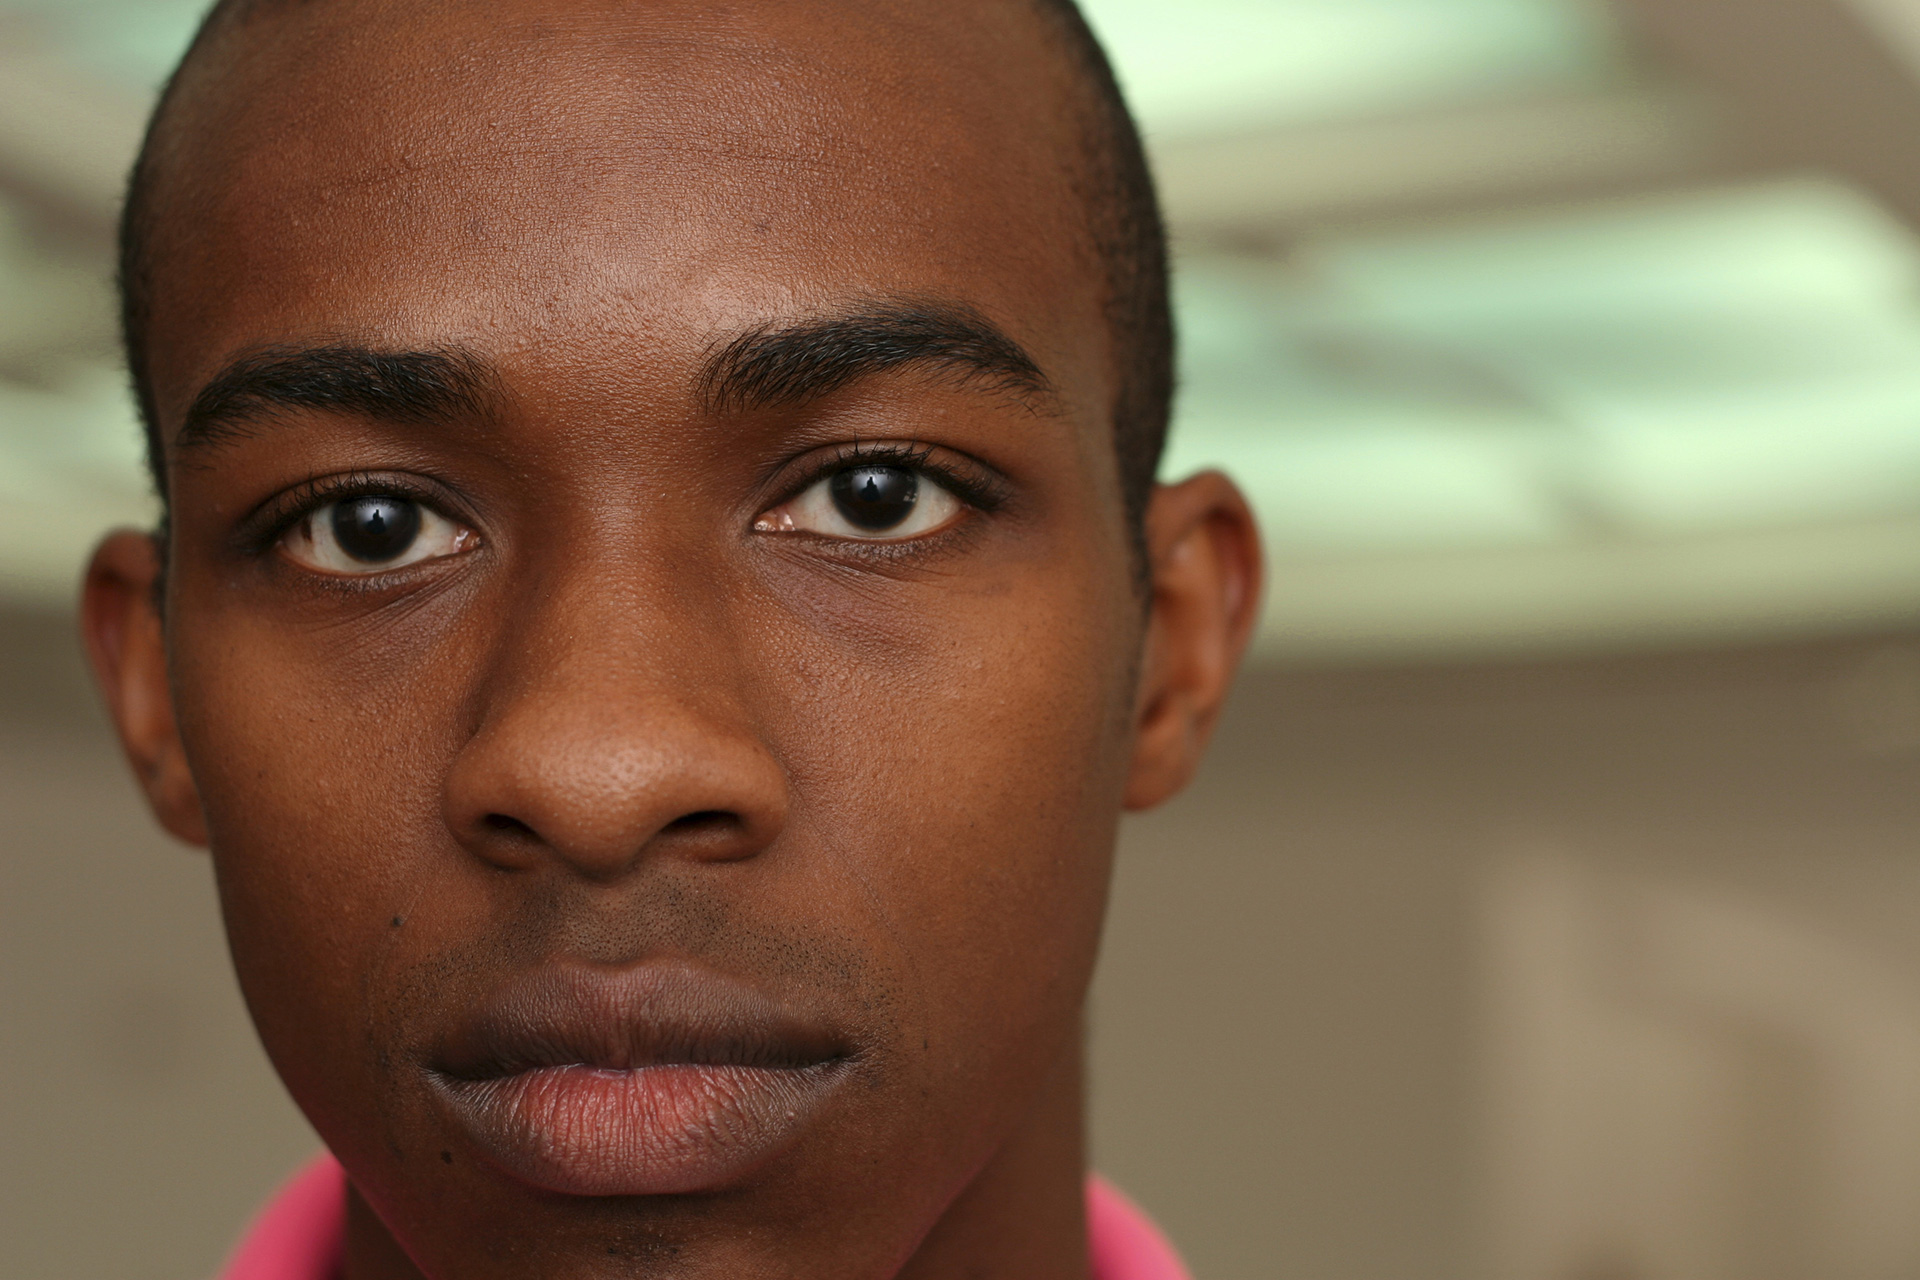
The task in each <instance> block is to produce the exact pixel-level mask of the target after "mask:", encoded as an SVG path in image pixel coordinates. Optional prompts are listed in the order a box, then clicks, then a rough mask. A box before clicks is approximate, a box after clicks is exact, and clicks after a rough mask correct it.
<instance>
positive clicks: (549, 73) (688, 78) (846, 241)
mask: <svg viewBox="0 0 1920 1280" xmlns="http://www.w3.org/2000/svg"><path fill="white" fill-rule="evenodd" d="M276 8H277V10H278V11H276V12H274V13H272V14H271V15H267V16H256V17H251V18H244V19H241V20H238V21H236V22H235V23H234V24H233V25H232V26H231V27H229V28H228V29H226V30H225V31H224V32H223V33H222V34H221V35H220V36H219V37H218V38H217V39H216V40H215V42H214V43H213V44H212V45H211V46H210V47H209V48H208V49H207V50H205V51H204V53H205V56H202V57H200V58H197V59H196V62H195V65H194V66H193V67H191V68H190V69H189V71H188V73H187V74H186V75H185V76H184V77H183V79H182V83H181V87H180V91H179V96H178V99H177V104H178V105H177V110H176V111H175V113H174V118H173V119H170V121H169V128H168V131H167V141H166V143H165V145H164V147H163V148H162V149H161V151H160V153H159V155H160V160H161V165H162V177H161V178H160V180H159V182H158V183H157V184H156V187H157V189H156V192H155V199H154V211H155V219H154V231H153V236H152V239H151V241H150V250H149V255H150V259H151V261H152V262H153V264H154V267H153V282H154V287H153V297H154V315H153V325H152V329H151V342H152V346H151V351H152V368H153V372H154V380H155V391H156V398H157V400H158V403H159V405H160V406H161V409H162V413H163V416H167V417H177V411H178V409H179V408H180V407H181V406H182V405H183V403H184V401H185V400H186V399H188V398H190V397H191V396H192V394H193V391H194V389H195V388H196V387H197V385H198V384H199V383H200V382H201V381H203V380H204V379H205V378H206V377H207V376H209V375H210V374H211V373H212V372H213V371H214V370H215V369H217V368H218V367H219V366H220V365H222V364H223V363H225V361H226V360H228V359H230V358H231V356H232V355H233V354H234V353H235V352H237V351H239V350H243V349H246V348H247V347H251V346H258V345H260V344H261V343H265V342H280V341H289V340H297V339H303V338H308V337H311V336H314V335H315V334H317V333H324V334H327V335H333V336H339V335H350V336H352V337H355V338H358V339H363V340H371V341H381V342H393V343H396V344H404V345H408V346H416V347H417V346H420V345H423V344H428V343H432V342H436V341H445V340H448V339H450V338H457V339H459V340H461V341H464V342H467V343H469V344H472V345H476V346H478V347H480V348H481V349H482V350H486V351H489V352H490V353H491V354H494V355H496V356H500V357H503V358H510V356H511V354H512V353H513V352H514V351H516V350H522V349H526V348H528V347H541V348H544V349H546V354H548V355H552V354H554V352H555V351H556V350H558V349H565V348H582V345H583V344H591V343H593V342H594V341H596V340H597V339H599V338H605V337H609V336H611V337H615V338H618V339H620V340H622V341H627V342H630V341H632V340H641V341H645V342H646V343H647V344H648V345H649V347H650V348H651V349H653V350H655V351H657V352H658V353H659V354H660V355H661V356H662V358H666V357H669V356H671V355H672V354H673V353H674V352H676V351H679V352H681V353H682V354H687V355H691V354H693V353H694V352H695V351H696V350H704V349H706V348H708V347H710V345H711V343H712V341H713V340H714V339H715V338H716V337H719V336H725V334H726V333H727V332H728V331H729V330H730V329H732V328H737V327H739V326H741V325H745V324H752V323H755V322H758V321H760V320H763V319H765V318H767V317H770V316H776V317H777V316H784V315H793V314H805V313H807V312H809V311H812V310H816V309H819V308H821V307H825V306H832V305H836V304H841V303H844V302H845V301H847V300H849V299H854V298H859V297H862V296H866V295H872V294H887V295H923V296H932V297H938V298H946V299H954V300H958V301H963V302H966V303H969V304H971V305H974V306H976V307H979V308H980V309H982V310H984V311H986V312H987V313H988V314H989V315H992V316H993V317H994V318H995V319H996V320H998V321H1000V322H1001V323H1002V324H1003V325H1005V326H1006V327H1008V328H1009V329H1010V330H1011V331H1012V332H1013V334H1014V336H1015V337H1016V338H1017V339H1019V340H1021V341H1022V342H1024V343H1028V344H1030V345H1031V347H1032V349H1034V350H1035V351H1036V354H1038V355H1039V356H1040V358H1041V359H1042V362H1043V363H1048V364H1051V365H1053V366H1055V367H1054V368H1053V369H1051V370H1050V372H1053V373H1055V376H1056V379H1057V380H1059V381H1061V382H1063V383H1064V384H1067V385H1069V386H1070V385H1071V384H1072V383H1073V382H1075V381H1076V374H1079V375H1083V376H1084V377H1086V378H1094V379H1096V380H1097V379H1098V377H1099V375H1098V372H1097V370H1098V369H1099V368H1100V367H1101V366H1102V365H1103V364H1104V359H1103V356H1104V349H1105V335H1104V332H1103V330H1102V325H1101V322H1100V301H1101V300H1100V297H1099V288H1098V279H1099V273H1098V270H1097V267H1096V264H1095V263H1094V262H1093V261H1092V260H1091V250H1090V247H1089V246H1088V245H1087V243H1086V242H1087V236H1086V232H1085V230H1084V227H1085V215H1084V212H1083V210H1082V208H1081V206H1080V205H1079V199H1080V198H1081V197H1080V196H1079V194H1077V183H1076V182H1075V180H1074V178H1073V174H1072V169H1073V166H1072V165H1071V163H1070V160H1071V157H1072V156H1074V154H1075V150H1076V146H1077V143H1076V137H1075V126H1074V123H1073V122H1074V119H1075V116H1074V103H1075V95H1074V90H1073V86H1072V85H1071V84H1070V83H1068V81H1067V76H1066V74H1065V73H1064V71H1063V60H1062V59H1061V58H1060V57H1059V56H1058V54H1057V53H1056V52H1055V51H1054V50H1053V49H1052V48H1051V46H1050V44H1049V37H1048V35H1047V33H1046V31H1045V28H1044V27H1043V25H1042V24H1041V22H1040V21H1039V20H1037V19H1036V17H1035V16H1034V15H1033V14H1032V13H1031V12H1030V11H1029V9H1028V8H1027V6H1026V4H1025V3H1023V0H969V3H968V4H964V5H954V4H948V3H933V4H885V3H874V4H861V3H847V2H844V0H842V2H836V3H809V2H807V0H762V2H759V3H754V2H751V0H749V2H747V3H736V4H731V5H725V6H721V5H704V4H695V3H620V2H618V0H583V2H574V3H563V2H559V0H490V2H487V3H480V2H478V0H472V2H468V0H455V2H450V3H426V4H411V5H409V4H393V3H377V2H374V0H332V2H330V3H321V2H315V0H308V2H307V3H298V4H291V5H281V6H277V7H276ZM576 354H577V355H580V356H581V357H582V358H583V359H584V358H585V355H586V352H585V351H584V349H582V350H579V351H577V352H576ZM170 411H171V412H170Z"/></svg>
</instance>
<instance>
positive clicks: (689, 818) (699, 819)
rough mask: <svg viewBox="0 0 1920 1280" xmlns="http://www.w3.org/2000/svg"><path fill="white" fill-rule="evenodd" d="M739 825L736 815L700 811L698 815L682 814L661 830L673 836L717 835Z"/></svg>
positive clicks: (716, 811)
mask: <svg viewBox="0 0 1920 1280" xmlns="http://www.w3.org/2000/svg"><path fill="white" fill-rule="evenodd" d="M739 825H740V817H739V815H738V814H732V813H728V812H727V811H726V810H725V809H702V810H701V811H700V812H698V813H688V814H682V815H681V816H680V817H678V818H675V819H674V820H673V821H672V822H669V823H668V824H667V825H666V826H665V827H663V828H661V831H662V832H663V833H665V832H672V833H673V834H675V835H705V834H709V833H712V834H719V833H721V832H724V831H731V830H732V829H733V828H735V827H738V826H739Z"/></svg>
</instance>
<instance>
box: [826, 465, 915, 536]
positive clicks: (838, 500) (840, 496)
mask: <svg viewBox="0 0 1920 1280" xmlns="http://www.w3.org/2000/svg"><path fill="white" fill-rule="evenodd" d="M829 489H830V491H831V492H832V494H833V505H834V506H836V507H838V508H839V509H840V514H841V515H843V516H845V517H846V518H847V521H848V523H850V524H852V525H853V526H854V527H855V528H858V529H865V530H866V531H867V532H869V533H879V532H882V531H884V530H887V529H891V528H893V527H894V526H895V525H898V524H901V523H903V522H904V521H905V520H906V518H907V517H908V516H910V515H912V514H913V504H914V502H915V501H916V500H917V499H918V498H919V496H920V482H919V481H918V480H917V479H915V478H914V474H913V472H911V471H908V470H907V469H906V468H905V467H852V468H850V469H848V470H846V471H842V472H840V473H839V474H838V475H836V476H834V478H833V481H832V483H831V485H830V486H829Z"/></svg>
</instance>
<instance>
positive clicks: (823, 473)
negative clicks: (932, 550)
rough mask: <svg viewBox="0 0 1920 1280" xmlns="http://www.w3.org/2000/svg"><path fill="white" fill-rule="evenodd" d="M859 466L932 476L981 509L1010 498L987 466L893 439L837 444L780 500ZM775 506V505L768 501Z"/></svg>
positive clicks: (989, 509)
mask: <svg viewBox="0 0 1920 1280" xmlns="http://www.w3.org/2000/svg"><path fill="white" fill-rule="evenodd" d="M857 466H887V467H900V468H902V469H903V470H909V471H918V472H921V473H922V474H925V475H929V476H932V477H933V478H934V479H935V480H936V481H938V482H939V483H940V486H941V487H942V488H943V489H946V490H947V491H948V492H949V493H951V494H953V496H954V497H956V498H958V499H960V500H961V501H962V502H964V503H966V504H967V505H968V506H970V507H974V508H976V509H978V510H980V511H985V512H993V511H995V510H997V509H999V507H1001V506H1002V505H1003V504H1004V503H1005V502H1006V500H1007V498H1008V496H1009V494H1008V492H1007V486H1006V483H1005V482H1004V481H1002V480H1000V479H999V478H998V477H997V476H994V475H992V474H991V473H990V472H988V471H987V470H986V468H985V467H984V466H980V465H979V464H975V467H973V468H962V467H960V466H957V465H955V464H953V463H951V462H948V461H947V460H946V459H944V458H942V457H941V456H940V450H938V449H936V448H934V447H933V446H932V445H923V444H906V443H903V442H899V441H893V440H881V441H869V440H856V441H853V442H851V443H848V444H843V445H838V446H836V447H835V448H834V449H833V450H832V452H830V453H828V454H826V455H825V456H823V457H820V458H818V459H816V460H815V461H813V462H811V463H810V464H809V465H808V467H807V470H806V472H805V473H804V475H803V478H801V479H800V480H798V481H795V482H792V483H790V484H788V485H786V486H785V487H784V491H783V493H782V496H781V497H780V498H779V499H778V501H779V502H791V501H793V499H795V498H797V497H799V496H800V495H801V494H802V493H805V492H806V491H807V489H808V488H810V487H811V486H813V485H815V484H818V483H819V482H820V481H821V480H823V479H825V478H826V477H827V476H829V475H832V474H833V473H834V472H835V471H840V470H843V469H844V468H847V467H857ZM768 505H776V504H768Z"/></svg>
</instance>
